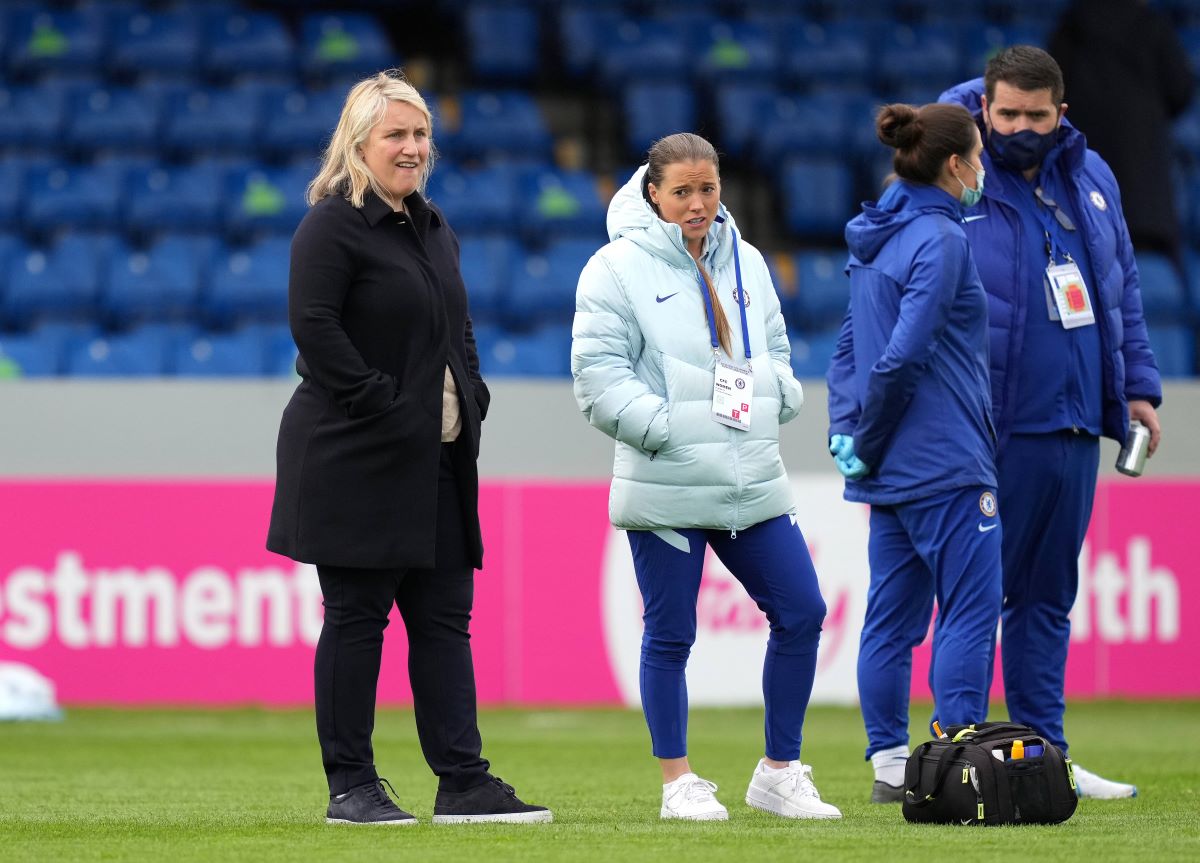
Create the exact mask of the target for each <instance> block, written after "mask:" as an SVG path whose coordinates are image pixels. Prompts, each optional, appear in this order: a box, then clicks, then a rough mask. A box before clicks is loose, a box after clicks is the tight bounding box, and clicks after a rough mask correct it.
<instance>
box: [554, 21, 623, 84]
mask: <svg viewBox="0 0 1200 863" xmlns="http://www.w3.org/2000/svg"><path fill="white" fill-rule="evenodd" d="M623 20H624V16H623V14H622V12H621V10H620V9H619V8H617V6H616V4H609V5H603V4H599V3H570V4H568V5H566V7H565V8H564V9H563V10H562V12H561V14H560V16H559V42H560V50H561V51H562V55H563V63H564V64H565V66H566V67H567V71H568V72H569V73H570V74H571V75H573V76H574V77H577V78H579V77H582V76H584V75H587V74H590V73H591V72H593V71H594V70H595V69H596V67H597V66H598V65H599V62H600V57H602V56H603V54H604V52H605V50H606V49H607V48H608V46H609V45H611V44H612V43H613V42H614V41H615V40H616V32H617V29H618V28H619V27H620V26H621V22H622V21H623Z"/></svg>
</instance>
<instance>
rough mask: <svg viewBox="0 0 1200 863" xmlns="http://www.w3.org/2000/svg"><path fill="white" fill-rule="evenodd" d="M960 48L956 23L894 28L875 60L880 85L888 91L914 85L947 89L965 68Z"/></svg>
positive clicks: (881, 45)
mask: <svg viewBox="0 0 1200 863" xmlns="http://www.w3.org/2000/svg"><path fill="white" fill-rule="evenodd" d="M958 46H959V33H958V28H957V26H955V25H954V24H948V23H941V24H913V25H904V26H898V27H892V28H891V30H890V32H889V33H888V38H886V39H884V40H882V41H881V43H880V47H879V53H878V55H877V56H876V58H875V72H876V75H877V76H878V79H879V80H878V82H877V83H878V84H879V85H880V86H881V87H882V88H883V89H885V90H886V89H888V88H896V87H902V86H909V85H912V84H924V85H931V86H934V87H937V88H939V89H942V88H945V87H946V86H948V84H947V82H949V81H953V80H954V79H955V78H957V77H958V74H959V69H960V68H962V58H961V55H960V52H959V47H958ZM934 95H935V96H936V95H937V91H935V93H934Z"/></svg>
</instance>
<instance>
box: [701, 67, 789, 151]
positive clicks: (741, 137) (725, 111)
mask: <svg viewBox="0 0 1200 863" xmlns="http://www.w3.org/2000/svg"><path fill="white" fill-rule="evenodd" d="M778 98H779V90H778V89H777V88H775V87H773V86H769V85H762V84H754V83H742V84H721V85H720V86H719V87H717V90H716V95H715V99H714V102H715V104H716V111H717V124H718V126H719V128H720V130H721V150H722V151H723V152H725V153H728V154H729V155H731V156H741V155H742V154H744V153H745V152H746V151H747V149H748V148H749V146H750V143H751V141H753V140H754V139H755V138H757V136H758V133H759V128H760V123H761V120H762V118H763V117H764V116H765V115H766V114H767V113H768V112H769V111H770V109H771V106H772V105H773V104H774V103H775V101H776V100H777V99H778Z"/></svg>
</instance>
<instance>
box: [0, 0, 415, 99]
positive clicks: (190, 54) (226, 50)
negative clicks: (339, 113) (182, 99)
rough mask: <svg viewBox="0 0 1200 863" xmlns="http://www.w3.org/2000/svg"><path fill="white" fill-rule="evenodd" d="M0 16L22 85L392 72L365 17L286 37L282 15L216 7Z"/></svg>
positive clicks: (312, 21)
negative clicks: (74, 79)
mask: <svg viewBox="0 0 1200 863" xmlns="http://www.w3.org/2000/svg"><path fill="white" fill-rule="evenodd" d="M5 7H6V8H5V9H4V10H3V17H2V18H0V34H2V38H0V66H2V67H3V68H4V69H5V70H7V72H8V74H9V75H11V76H13V77H16V78H20V79H28V78H33V77H37V76H40V75H45V74H55V73H68V74H72V75H74V74H79V73H95V74H99V73H105V72H107V73H110V74H116V75H123V76H140V75H146V74H154V73H163V74H180V73H186V74H189V75H190V74H194V73H197V72H198V73H200V74H203V75H206V76H209V77H212V78H214V79H228V78H234V77H237V76H239V75H245V74H247V73H277V74H296V73H300V74H303V75H305V76H306V77H308V78H309V79H312V80H320V79H325V78H328V77H332V76H344V75H360V74H368V73H370V72H374V71H377V70H379V69H385V68H389V67H392V66H400V65H401V62H400V58H399V57H398V56H397V54H396V52H395V50H394V49H393V48H392V46H391V43H390V41H389V39H388V37H387V34H386V32H385V31H384V29H383V27H382V26H381V25H380V22H379V20H378V19H377V18H376V17H375V16H374V15H370V14H364V13H356V12H346V13H342V12H336V13H335V12H328V11H325V12H317V11H312V12H308V13H306V14H304V15H303V16H302V17H301V19H300V22H299V30H298V32H296V33H293V32H292V31H291V30H290V29H289V28H288V26H287V24H286V23H285V20H284V18H283V17H282V16H280V15H276V14H275V13H273V12H266V11H252V10H247V9H243V8H240V7H239V6H238V5H234V4H226V3H214V4H194V5H192V6H190V7H187V8H183V9H179V10H175V11H172V10H170V9H167V10H163V9H157V8H153V7H151V6H146V7H138V6H131V5H130V4H127V3H93V4H81V5H80V6H79V7H78V8H76V9H69V10H47V9H46V8H45V4H41V3H33V2H24V0H7V2H6V4H5Z"/></svg>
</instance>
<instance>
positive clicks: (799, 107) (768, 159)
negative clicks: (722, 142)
mask: <svg viewBox="0 0 1200 863" xmlns="http://www.w3.org/2000/svg"><path fill="white" fill-rule="evenodd" d="M852 141H853V137H852V133H851V127H850V122H849V118H848V104H847V100H846V98H845V97H844V96H843V95H842V94H840V93H819V94H816V95H810V96H798V97H794V98H782V99H776V100H774V101H773V102H772V103H770V104H769V105H768V107H767V110H766V113H765V114H763V115H762V116H761V126H760V128H759V134H758V136H757V139H756V140H755V142H754V145H753V151H754V154H755V157H756V158H757V159H758V160H759V161H760V162H761V163H762V164H765V165H777V164H779V162H780V161H781V160H783V159H785V158H787V157H788V156H790V155H796V154H802V153H803V154H811V155H822V156H842V155H844V154H846V153H848V152H849V151H850V150H851V143H852Z"/></svg>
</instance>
